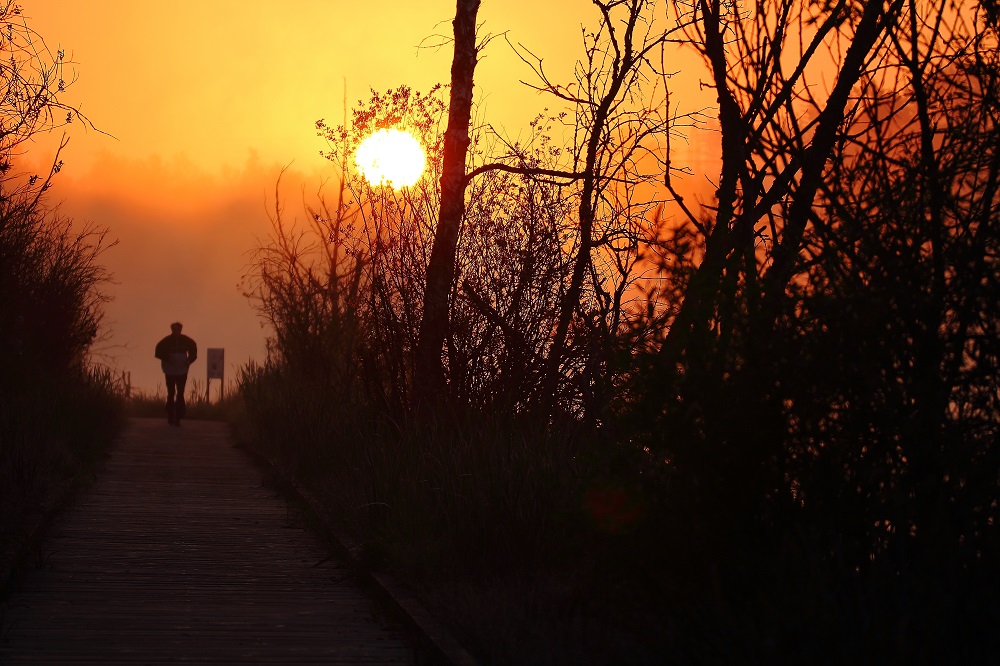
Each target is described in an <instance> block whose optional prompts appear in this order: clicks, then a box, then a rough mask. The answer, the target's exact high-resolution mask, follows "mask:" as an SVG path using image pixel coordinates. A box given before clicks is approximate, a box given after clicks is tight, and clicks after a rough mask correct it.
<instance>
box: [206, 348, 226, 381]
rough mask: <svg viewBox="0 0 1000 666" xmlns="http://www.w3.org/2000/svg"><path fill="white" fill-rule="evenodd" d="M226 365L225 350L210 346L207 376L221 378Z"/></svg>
mask: <svg viewBox="0 0 1000 666" xmlns="http://www.w3.org/2000/svg"><path fill="white" fill-rule="evenodd" d="M225 367H226V350H225V349H217V348H210V349H209V350H208V378H209V379H222V378H223V370H224V369H225Z"/></svg>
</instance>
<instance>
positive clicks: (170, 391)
mask: <svg viewBox="0 0 1000 666" xmlns="http://www.w3.org/2000/svg"><path fill="white" fill-rule="evenodd" d="M166 378H167V423H169V424H170V425H173V424H174V420H175V417H174V414H175V413H176V405H175V404H174V403H175V398H176V394H177V378H176V377H174V376H172V375H166ZM182 394H183V391H182Z"/></svg>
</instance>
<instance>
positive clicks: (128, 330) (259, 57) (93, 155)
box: [22, 0, 594, 390]
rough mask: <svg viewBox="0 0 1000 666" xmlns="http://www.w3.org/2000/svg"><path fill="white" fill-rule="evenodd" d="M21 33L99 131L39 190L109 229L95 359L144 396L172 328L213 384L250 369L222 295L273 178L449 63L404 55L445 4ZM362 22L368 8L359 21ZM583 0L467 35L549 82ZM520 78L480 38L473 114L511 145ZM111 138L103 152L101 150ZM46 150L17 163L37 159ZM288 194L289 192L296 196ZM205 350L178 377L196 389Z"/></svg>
mask: <svg viewBox="0 0 1000 666" xmlns="http://www.w3.org/2000/svg"><path fill="white" fill-rule="evenodd" d="M22 5H23V9H24V13H25V15H26V16H27V17H28V20H29V24H30V25H31V26H32V27H33V28H34V29H35V30H37V31H38V32H39V33H41V35H42V36H43V37H44V38H45V40H46V41H47V43H48V45H49V47H50V49H52V50H55V49H56V48H63V49H65V50H66V52H67V54H68V55H70V56H72V59H73V60H74V61H75V63H76V64H75V69H76V72H77V74H78V77H79V78H78V80H77V82H76V83H75V84H73V86H72V87H71V88H70V89H69V91H68V92H67V94H66V96H65V97H64V98H63V99H64V101H66V102H69V103H71V104H73V105H76V106H78V107H79V108H80V110H81V111H82V112H83V113H84V114H86V115H87V116H88V117H89V118H90V120H91V121H92V122H93V123H94V125H95V126H96V127H98V128H99V129H100V130H101V131H103V132H106V133H107V134H108V135H112V136H107V135H105V134H101V133H98V132H94V131H87V132H84V131H82V129H83V128H82V127H81V126H75V127H72V128H71V132H70V137H71V141H70V144H69V147H68V148H67V150H66V152H65V153H64V155H63V159H64V160H65V163H66V166H65V169H64V171H63V172H62V173H61V174H60V176H59V181H58V182H57V184H56V187H55V188H54V190H53V198H54V200H57V201H61V202H62V204H61V205H62V207H63V211H64V212H66V213H67V214H69V215H71V216H73V217H75V218H76V219H80V220H92V221H94V222H96V223H98V224H100V225H103V226H106V227H108V228H109V229H110V235H111V236H112V237H114V238H116V239H118V240H119V244H118V245H117V246H116V247H114V248H112V249H111V250H109V251H108V252H107V254H106V255H105V263H106V264H107V266H108V267H109V268H110V269H111V270H112V271H113V272H114V273H115V276H116V284H115V285H113V286H112V287H111V288H110V290H109V291H110V292H111V294H112V296H113V297H114V301H113V302H112V303H110V304H109V306H108V307H107V313H108V319H109V322H110V323H111V325H112V330H113V338H112V340H111V346H110V347H109V348H108V349H107V353H108V354H109V356H110V358H109V359H108V360H109V362H110V363H112V364H113V365H115V366H116V367H118V368H119V369H124V370H129V371H131V373H132V378H133V383H134V384H135V385H137V386H139V387H141V388H143V389H147V390H149V389H155V388H156V387H157V385H158V384H162V375H160V372H159V364H158V362H157V361H156V360H155V359H153V357H152V348H153V345H154V344H155V342H156V341H157V340H158V339H159V338H160V337H162V336H163V335H166V334H167V333H168V332H169V330H168V324H169V323H170V322H171V321H174V320H180V321H182V322H184V324H185V333H189V334H190V335H191V336H192V337H194V338H195V340H196V341H197V342H198V344H199V348H200V349H201V350H204V349H205V348H207V347H224V348H225V349H226V361H227V374H228V375H229V376H232V375H233V370H234V369H235V367H236V366H237V365H238V364H241V363H243V362H245V361H246V360H247V359H248V358H251V357H252V358H257V359H261V358H262V357H263V339H264V331H263V330H262V329H261V327H260V325H259V322H258V320H257V318H256V316H255V314H254V313H253V311H252V310H251V308H250V306H249V304H248V303H247V301H246V299H244V298H243V297H242V296H241V295H240V293H239V291H238V289H237V287H236V285H237V283H238V282H239V279H240V276H241V275H242V273H243V267H244V265H245V263H246V253H247V251H248V250H250V249H251V248H252V247H253V246H254V242H255V238H257V237H260V236H262V235H264V234H265V233H266V231H267V228H268V221H267V217H266V211H265V205H266V201H267V200H270V199H271V198H272V193H273V189H274V182H275V179H276V178H277V175H278V172H279V170H280V168H281V166H282V165H286V164H289V163H291V164H292V168H293V170H294V171H295V172H296V175H295V177H294V178H292V179H291V181H292V182H294V183H299V185H292V187H291V189H290V194H291V195H292V196H293V197H295V198H298V191H297V190H296V189H295V188H296V187H302V186H305V187H307V188H309V190H310V191H312V190H314V189H315V188H316V187H317V186H318V184H319V182H320V181H321V179H322V178H324V177H329V176H330V175H331V174H332V171H331V169H330V168H329V165H328V163H327V162H325V160H323V159H321V158H320V157H318V152H319V151H320V150H321V149H322V148H323V147H324V145H323V143H322V141H321V140H320V139H319V138H318V137H316V134H315V129H314V125H315V121H316V120H317V119H319V118H327V119H328V120H330V121H333V122H337V121H339V120H340V118H341V114H342V108H343V96H344V85H345V82H346V86H347V99H348V102H349V104H351V103H353V102H355V101H356V100H357V99H359V98H362V97H367V95H368V90H369V89H370V88H375V89H377V90H385V89H388V88H393V87H396V86H398V85H401V84H407V85H411V86H413V87H414V88H417V89H426V88H428V87H430V86H431V85H432V84H434V83H436V82H447V80H448V75H449V67H450V59H451V52H450V49H449V48H448V47H447V46H445V47H444V48H441V49H437V50H435V49H429V48H427V49H418V48H417V45H418V44H420V43H421V41H422V40H424V39H425V38H430V39H431V41H433V37H432V36H433V35H434V34H435V33H445V34H447V33H449V32H450V30H451V24H450V19H451V17H452V15H453V12H454V0H420V1H419V2H414V1H413V0H409V1H401V0H382V1H380V2H377V3H364V2H357V1H356V0H350V1H344V0H340V1H338V0H284V1H283V2H280V3H274V2H262V1H258V0H199V1H197V2H196V1H192V0H174V1H172V2H158V3H149V2H121V1H120V0H88V1H87V2H64V1H63V0H38V1H34V2H33V1H30V0H27V1H25V2H23V3H22ZM373 8H377V11H376V12H373ZM593 17H594V11H593V9H592V8H591V6H590V3H589V2H587V1H586V0H545V1H543V2H538V1H537V0H503V1H500V0H484V2H483V5H482V9H481V10H480V19H481V21H483V22H484V28H483V29H484V30H485V31H487V32H493V33H500V32H504V31H508V34H509V36H510V39H511V41H514V42H522V43H524V44H525V45H527V46H529V47H530V48H531V49H532V50H533V51H535V52H536V53H538V54H539V55H543V56H544V57H545V59H546V68H547V70H548V71H550V73H551V74H552V75H553V78H555V79H557V80H566V79H567V78H568V77H567V75H568V73H569V71H570V68H571V67H572V63H573V61H574V59H575V58H576V57H577V55H578V54H579V53H580V47H579V44H580V37H579V35H580V24H581V22H590V21H591V20H592V19H593ZM526 78H530V72H529V71H528V70H527V68H526V67H525V66H524V65H523V64H521V63H520V61H519V60H517V58H516V57H515V56H514V55H513V54H512V53H511V52H510V49H509V48H508V47H507V45H506V43H505V42H504V41H503V40H502V39H501V40H496V41H494V42H493V44H492V45H491V46H490V47H489V49H488V50H487V51H486V53H485V57H484V58H483V59H482V60H481V63H480V65H479V67H478V69H477V76H476V80H477V90H476V97H477V99H476V101H477V103H478V104H480V105H482V108H481V110H480V112H479V113H480V114H481V116H485V117H486V118H488V120H489V121H490V122H492V123H494V124H500V125H503V126H504V127H505V128H507V130H508V131H509V132H510V133H511V134H515V135H516V134H517V128H519V127H524V126H526V125H527V122H528V121H529V120H530V119H531V118H532V117H533V116H534V114H535V113H536V112H537V111H538V110H540V109H541V108H542V107H543V106H545V105H546V104H548V103H549V100H547V99H545V98H543V97H540V96H539V95H537V93H534V92H532V91H530V90H528V89H526V88H525V87H524V86H522V85H521V84H519V83H518V79H526ZM112 137H113V138H112ZM51 144H52V142H51V140H49V141H45V140H43V141H39V142H38V144H37V145H36V146H34V147H33V148H32V152H31V154H30V155H29V158H30V159H32V160H37V161H38V162H44V161H45V160H46V159H49V158H50V157H51V150H52V145H51ZM303 184H304V185H303ZM204 375H205V365H204V353H203V351H202V358H201V359H199V361H198V362H197V363H196V364H195V367H194V368H192V374H191V378H192V379H199V380H201V381H204Z"/></svg>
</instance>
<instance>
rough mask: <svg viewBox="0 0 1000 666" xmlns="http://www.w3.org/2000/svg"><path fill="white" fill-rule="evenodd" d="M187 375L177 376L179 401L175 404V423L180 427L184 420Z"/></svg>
mask: <svg viewBox="0 0 1000 666" xmlns="http://www.w3.org/2000/svg"><path fill="white" fill-rule="evenodd" d="M187 378H188V377H187V375H178V376H177V378H176V379H177V401H176V402H175V403H174V423H176V424H178V425H180V422H181V419H182V418H184V385H185V384H187Z"/></svg>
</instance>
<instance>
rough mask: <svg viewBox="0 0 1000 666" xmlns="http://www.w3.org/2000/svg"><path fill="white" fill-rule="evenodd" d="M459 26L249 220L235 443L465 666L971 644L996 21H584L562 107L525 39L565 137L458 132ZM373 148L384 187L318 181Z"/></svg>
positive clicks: (948, 8)
mask: <svg viewBox="0 0 1000 666" xmlns="http://www.w3.org/2000/svg"><path fill="white" fill-rule="evenodd" d="M478 4H479V3H478V2H476V1H474V0H460V1H459V2H458V11H457V14H456V18H455V23H454V26H455V41H454V48H455V65H454V67H453V70H452V82H451V86H450V88H447V89H437V90H433V91H431V92H430V93H429V94H422V93H418V92H415V91H413V90H410V89H409V88H405V87H403V88H399V89H398V90H395V91H390V92H389V93H387V94H373V95H372V97H371V98H370V99H369V100H368V101H366V102H362V103H359V105H358V106H357V107H356V109H355V110H354V112H353V114H352V115H351V116H350V118H349V119H348V121H347V122H345V125H344V126H339V127H334V126H330V125H328V124H326V123H324V122H322V121H321V122H320V123H319V124H318V128H319V131H320V133H321V134H322V135H323V136H325V137H327V139H328V140H329V142H330V147H331V154H330V157H331V159H333V160H334V161H336V162H337V163H338V164H339V166H340V168H341V173H342V175H343V186H342V189H340V190H339V191H338V192H335V193H334V196H333V197H332V198H331V200H330V201H325V202H324V201H317V202H316V203H315V204H314V205H312V207H308V208H307V211H306V220H305V222H304V223H298V222H296V221H293V220H290V219H289V217H288V213H287V211H285V210H284V209H283V208H282V205H281V202H280V197H279V201H276V206H275V211H274V214H273V224H274V233H273V235H272V237H271V238H270V240H269V242H267V243H265V244H263V245H262V246H261V247H260V248H259V250H258V253H257V255H256V261H255V265H254V269H253V270H252V271H251V273H250V274H249V275H248V276H247V292H248V294H249V296H250V297H251V298H252V299H253V301H254V302H255V303H256V305H257V307H259V309H260V311H261V313H262V315H263V316H264V317H265V318H266V319H267V320H268V321H269V322H270V324H271V325H272V326H273V338H272V339H271V348H270V351H271V353H270V356H269V358H268V361H267V362H266V363H265V364H264V365H262V366H250V367H247V368H245V370H244V372H243V374H242V377H241V378H240V394H241V396H242V399H243V403H244V408H245V413H244V414H243V415H242V416H241V417H240V419H239V422H238V427H239V431H240V433H241V436H242V437H244V438H247V439H251V440H253V441H254V442H256V444H257V446H260V447H264V448H265V449H267V450H268V451H269V452H270V454H271V455H273V456H274V457H276V458H278V459H279V460H280V461H282V464H284V465H285V466H287V468H288V469H289V470H290V471H291V472H292V473H293V474H295V475H297V476H298V477H299V478H300V479H301V480H302V481H304V482H305V483H307V484H309V485H310V486H311V487H312V488H313V489H314V491H315V492H317V493H318V494H320V495H322V496H323V497H325V498H326V500H327V501H329V502H330V503H331V505H332V506H335V507H337V508H338V512H339V513H340V514H341V515H343V516H344V518H345V520H346V521H348V522H349V523H350V525H351V527H352V528H353V529H354V531H355V532H356V534H357V535H358V536H359V537H360V539H361V540H362V541H363V542H364V543H365V545H366V547H367V554H368V556H369V557H370V558H371V560H372V563H373V566H384V567H387V568H389V569H390V570H393V571H395V572H397V573H398V574H400V575H401V576H402V577H403V578H404V579H405V580H408V581H410V582H411V583H412V584H413V585H414V586H415V587H417V588H418V589H419V590H421V592H422V594H424V596H425V598H426V599H427V600H428V602H429V603H431V604H432V605H434V606H435V608H436V609H437V610H438V611H439V612H441V613H442V614H443V615H445V616H446V617H448V618H449V619H450V621H451V622H452V624H453V626H455V627H456V630H457V631H458V633H459V635H460V636H461V638H462V639H464V640H465V641H466V642H467V644H468V645H469V646H470V647H471V648H472V649H473V650H474V651H475V652H477V653H478V654H479V655H481V656H482V657H483V658H484V660H485V661H486V662H488V663H516V664H527V663H544V664H556V663H572V664H582V663H597V664H605V663H748V662H754V663H782V662H785V663H788V662H795V663H831V662H832V663H845V662H849V661H857V662H859V663H977V662H983V661H986V660H987V659H989V657H990V655H993V656H995V655H996V654H997V650H998V648H1000V645H998V644H997V634H996V632H995V627H996V626H998V625H997V623H998V622H1000V602H998V600H997V598H996V595H995V594H994V592H995V590H997V589H1000V588H998V587H997V584H998V583H1000V580H998V576H997V574H998V568H997V563H998V562H1000V552H998V549H997V548H998V532H997V519H998V515H997V514H998V506H997V501H998V493H997V490H998V481H1000V446H998V442H997V433H998V424H1000V404H998V403H1000V385H998V370H1000V367H998V363H1000V358H998V353H1000V347H998V346H997V345H998V342H997V341H998V339H1000V275H998V268H1000V263H998V262H1000V255H998V252H1000V247H998V243H1000V224H998V223H1000V128H998V125H997V121H998V119H1000V58H998V50H997V9H996V6H995V4H994V3H992V2H990V3H987V2H982V3H981V4H980V3H977V2H974V1H967V2H962V3H958V5H956V4H954V3H951V2H933V1H926V2H925V1H923V0H891V1H888V2H886V1H883V0H880V1H878V2H866V3H856V2H849V1H843V2H829V3H818V4H817V3H805V2H796V1H790V2H781V1H777V0H775V1H773V2H772V1H771V0H767V1H765V2H762V3H758V4H757V5H746V4H745V3H740V4H730V3H714V2H707V3H693V4H687V3H683V2H675V3H669V6H668V7H664V6H663V4H657V3H653V2H642V1H639V0H635V1H632V0H629V1H623V2H598V1H596V0H595V2H594V3H593V6H594V8H595V9H596V11H595V12H594V13H593V16H590V17H586V18H585V19H584V20H587V21H590V22H591V23H590V24H591V25H596V26H597V27H596V28H595V29H593V30H588V31H586V32H585V33H584V35H583V37H584V55H583V57H582V58H581V59H580V62H579V63H578V65H577V68H576V73H575V81H567V82H561V83H563V84H565V85H560V82H552V81H550V80H548V79H547V78H546V75H545V73H544V70H543V68H542V63H541V61H540V60H537V59H536V58H535V57H534V55H533V54H531V53H530V52H527V51H523V50H522V51H521V54H522V56H523V57H524V60H525V62H526V63H527V64H528V65H530V66H532V67H533V68H534V70H535V72H536V74H537V75H538V78H537V87H538V89H539V90H541V91H542V92H543V93H549V94H551V95H552V96H553V104H559V105H563V106H564V107H565V112H553V113H552V114H548V113H546V114H543V115H541V116H539V118H538V120H537V121H536V122H535V123H533V124H532V126H531V127H530V128H529V129H528V131H527V132H522V133H521V135H520V136H521V140H520V141H514V140H507V139H505V138H504V137H503V136H501V135H499V134H496V133H493V132H492V130H491V129H490V128H489V126H488V125H484V124H483V123H481V122H470V120H469V113H470V112H471V111H470V109H471V110H473V111H474V109H473V107H472V106H471V102H472V89H473V88H472V83H473V76H474V69H475V61H476V54H477V46H478V45H480V43H477V41H476V40H477V38H476V34H475V28H476V25H477V24H476V16H477V14H476V10H477V9H478ZM592 19H593V20H592ZM574 20H575V19H574ZM678 42H679V43H680V48H684V49H693V50H695V51H696V52H698V53H700V54H701V56H702V57H703V61H704V63H705V66H706V67H707V72H708V73H707V74H706V75H704V76H703V77H702V81H703V82H704V83H703V84H702V85H710V86H712V87H713V92H714V93H716V94H717V102H718V106H717V107H714V108H709V109H701V110H698V109H685V108H684V106H683V102H682V101H681V102H679V101H678V100H683V99H684V91H683V90H672V89H671V88H670V86H671V85H672V78H671V76H670V74H671V71H670V66H669V65H665V64H662V63H667V62H669V58H670V54H671V53H674V51H672V49H674V48H677V47H675V46H673V45H672V44H674V43H678ZM661 48H662V49H663V51H662V53H663V54H664V55H662V56H661ZM446 95H447V98H446ZM449 110H450V113H449ZM394 126H401V127H405V128H407V129H410V130H411V131H414V132H415V133H417V134H418V135H419V137H420V138H421V140H422V141H423V143H424V144H425V145H426V146H428V147H429V159H430V168H429V171H428V173H427V174H425V176H424V177H423V179H422V180H421V181H420V182H419V183H418V184H417V185H416V186H415V187H413V188H411V189H408V190H403V191H392V190H389V189H388V188H373V187H371V186H369V185H367V184H365V183H364V182H363V181H361V180H360V179H359V178H358V177H357V176H356V175H355V173H354V172H353V170H352V165H351V164H350V161H349V155H350V151H351V150H352V147H353V146H354V145H356V144H357V142H358V140H359V139H360V138H361V137H363V136H365V135H366V134H367V133H369V132H370V131H372V130H373V129H375V128H380V127H394ZM445 130H447V131H445ZM682 138H686V140H688V141H692V142H714V143H715V144H716V145H718V146H719V151H720V155H721V157H720V160H719V162H718V163H717V167H718V168H717V170H714V171H713V172H712V173H707V174H703V173H694V172H693V171H692V170H690V169H685V168H683V166H684V165H681V164H677V163H676V162H675V161H672V160H671V145H676V143H677V142H678V141H680V140H682ZM685 177H687V179H686V180H683V179H684V178H685ZM703 178H708V179H709V180H710V181H711V183H712V184H713V185H712V188H713V190H714V196H710V197H709V198H708V200H705V201H703V202H700V203H699V202H697V199H696V198H695V197H692V196H688V197H687V198H682V194H684V191H682V189H680V188H682V187H683V186H685V184H687V186H690V185H689V184H690V183H691V182H692V180H698V181H701V180H702V179H703ZM442 299H443V300H442ZM442 303H443V304H444V308H445V309H444V315H443V316H442V315H441V312H440V308H441V306H442Z"/></svg>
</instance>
